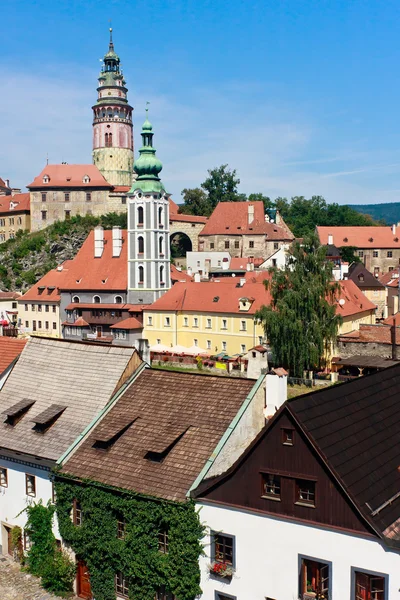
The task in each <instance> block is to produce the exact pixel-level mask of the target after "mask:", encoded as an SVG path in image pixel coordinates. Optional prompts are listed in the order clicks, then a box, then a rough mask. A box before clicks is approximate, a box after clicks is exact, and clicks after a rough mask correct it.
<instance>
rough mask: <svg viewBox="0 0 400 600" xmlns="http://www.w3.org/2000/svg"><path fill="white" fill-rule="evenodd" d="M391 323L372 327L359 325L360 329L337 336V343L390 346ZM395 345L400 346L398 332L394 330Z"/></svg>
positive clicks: (377, 324)
mask: <svg viewBox="0 0 400 600" xmlns="http://www.w3.org/2000/svg"><path fill="white" fill-rule="evenodd" d="M392 324H393V318H392V323H390V322H389V323H387V324H386V323H376V324H374V325H367V324H364V323H360V328H359V329H357V330H355V331H350V332H349V333H343V334H342V335H340V336H338V340H339V342H351V343H360V344H366V343H371V344H391V343H392V334H391V327H390V326H391V325H392ZM396 338H397V339H396V345H397V344H400V331H397V329H396Z"/></svg>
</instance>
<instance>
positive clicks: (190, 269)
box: [187, 267, 192, 275]
mask: <svg viewBox="0 0 400 600" xmlns="http://www.w3.org/2000/svg"><path fill="white" fill-rule="evenodd" d="M187 274H188V275H192V267H188V268H187Z"/></svg>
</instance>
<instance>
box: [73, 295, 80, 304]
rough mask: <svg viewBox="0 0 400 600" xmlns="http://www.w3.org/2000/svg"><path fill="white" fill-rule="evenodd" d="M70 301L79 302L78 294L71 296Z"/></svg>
mask: <svg viewBox="0 0 400 600" xmlns="http://www.w3.org/2000/svg"><path fill="white" fill-rule="evenodd" d="M72 302H73V303H74V304H79V302H80V299H79V296H73V298H72Z"/></svg>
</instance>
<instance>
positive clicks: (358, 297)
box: [335, 279, 376, 317]
mask: <svg viewBox="0 0 400 600" xmlns="http://www.w3.org/2000/svg"><path fill="white" fill-rule="evenodd" d="M338 284H339V288H340V290H339V293H337V294H336V295H335V299H336V314H337V315H341V316H342V317H350V316H352V315H356V314H358V313H362V312H365V311H373V310H375V309H376V304H374V303H373V302H371V300H368V298H367V296H365V294H363V293H362V291H361V290H360V289H359V288H358V287H357V286H356V284H355V283H354V281H351V279H344V280H343V281H338Z"/></svg>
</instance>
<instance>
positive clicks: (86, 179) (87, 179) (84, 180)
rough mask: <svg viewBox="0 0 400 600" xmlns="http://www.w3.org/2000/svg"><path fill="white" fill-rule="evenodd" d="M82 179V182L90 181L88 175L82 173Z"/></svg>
mask: <svg viewBox="0 0 400 600" xmlns="http://www.w3.org/2000/svg"><path fill="white" fill-rule="evenodd" d="M82 181H83V183H90V177H89V175H84V176H83V179H82Z"/></svg>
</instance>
